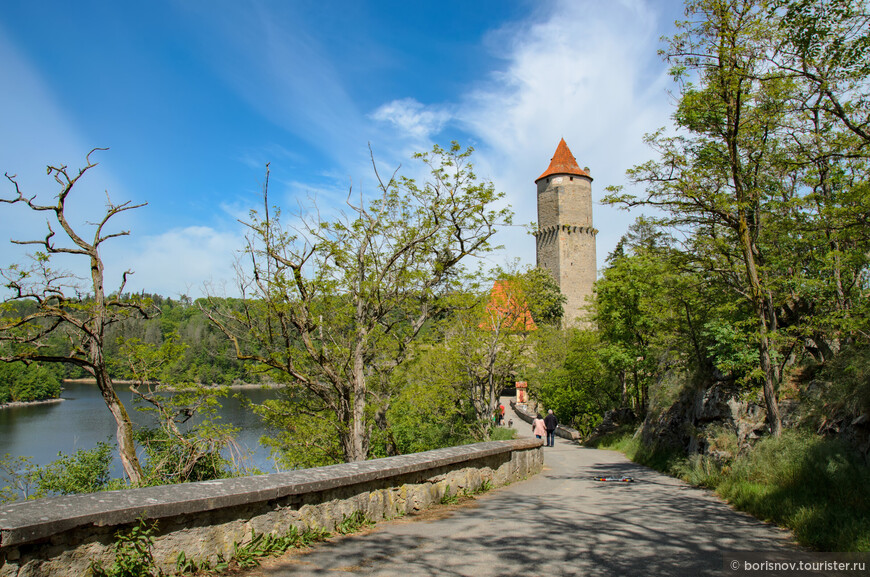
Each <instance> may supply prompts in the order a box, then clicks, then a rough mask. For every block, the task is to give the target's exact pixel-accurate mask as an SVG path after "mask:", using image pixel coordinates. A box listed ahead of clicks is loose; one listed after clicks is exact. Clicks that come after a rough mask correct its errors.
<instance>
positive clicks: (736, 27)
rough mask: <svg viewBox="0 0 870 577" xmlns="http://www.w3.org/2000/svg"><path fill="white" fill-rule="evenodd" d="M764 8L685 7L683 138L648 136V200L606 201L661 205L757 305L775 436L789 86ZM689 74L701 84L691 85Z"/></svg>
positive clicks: (749, 2)
mask: <svg viewBox="0 0 870 577" xmlns="http://www.w3.org/2000/svg"><path fill="white" fill-rule="evenodd" d="M766 6H767V5H766V3H765V2H764V1H763V0H740V1H737V2H725V1H723V0H692V1H689V2H687V4H686V11H687V14H688V16H689V17H690V19H689V20H687V21H685V22H682V23H680V24H679V25H680V26H681V27H682V29H683V31H682V32H681V33H680V34H678V35H677V36H675V37H674V38H673V39H671V41H670V44H669V47H668V50H667V53H666V55H667V58H668V60H669V61H670V62H671V63H672V67H671V71H672V74H673V75H674V76H675V78H677V79H678V80H681V81H683V84H682V87H681V92H680V99H679V102H678V105H677V110H676V112H675V114H674V119H675V122H676V124H677V126H678V127H679V128H681V129H682V130H683V132H682V133H681V134H679V135H677V136H665V135H664V134H663V133H662V132H658V133H656V134H654V135H651V136H650V137H648V142H649V143H650V145H651V146H653V147H654V148H655V149H656V150H657V151H658V153H659V155H660V160H659V161H657V162H650V163H647V164H645V165H642V166H639V167H636V168H634V169H632V170H630V171H629V175H630V178H631V179H632V180H633V181H634V182H636V183H643V184H645V185H646V189H647V190H646V196H645V198H636V197H626V196H619V195H618V194H615V191H614V193H613V194H611V195H609V197H608V199H607V200H608V202H624V203H626V204H628V205H630V206H631V205H647V206H655V207H659V208H661V209H663V210H664V211H666V212H667V213H668V214H669V216H668V217H665V218H663V219H662V222H664V223H666V224H669V225H672V226H678V227H683V228H685V229H687V230H688V231H689V234H692V235H694V239H695V240H696V246H697V244H698V243H700V242H702V241H704V240H709V242H707V243H706V246H704V247H703V249H704V251H702V252H701V253H699V256H704V255H705V254H706V255H714V256H715V259H716V264H715V265H713V266H712V267H711V268H714V269H719V270H722V271H723V274H722V279H723V280H725V281H726V282H727V283H728V285H729V286H730V287H731V289H732V290H734V291H735V292H736V293H737V294H740V295H741V296H742V297H744V298H745V299H747V301H748V302H749V304H750V305H751V307H752V311H753V315H754V320H755V331H754V340H755V342H756V345H757V347H758V356H759V364H760V369H761V371H760V372H761V378H762V385H763V390H764V399H765V404H766V407H767V417H768V424H769V428H770V431H771V433H772V434H774V435H775V436H778V435H779V434H780V432H781V430H782V421H781V417H780V413H779V404H778V400H777V389H778V375H777V373H776V369H775V366H774V359H773V357H774V356H775V355H776V350H775V342H774V339H775V331H776V318H775V307H774V302H773V298H772V297H773V295H772V291H771V288H770V286H769V281H768V279H767V278H766V274H765V272H766V269H765V265H766V263H767V260H766V254H765V252H764V245H763V239H764V235H765V232H766V230H765V229H766V227H767V226H768V224H769V218H768V217H767V215H770V214H771V213H772V212H773V209H772V207H771V204H772V203H773V202H774V201H778V197H777V195H780V197H781V196H782V195H783V194H785V193H787V191H784V190H783V187H782V186H781V182H782V179H781V166H780V165H779V164H778V161H779V160H780V146H779V140H778V138H777V137H778V134H779V133H778V130H779V128H780V126H781V125H782V119H783V116H784V114H785V101H786V99H787V96H786V94H787V92H788V90H789V89H790V85H789V83H788V82H787V80H783V79H782V78H781V77H780V76H777V75H776V74H773V73H770V72H769V70H768V69H767V68H768V67H767V66H766V63H767V59H766V56H767V53H766V52H765V49H766V47H768V46H770V45H771V42H770V33H771V28H770V26H769V22H768V21H767V19H766V17H765V16H766V14H767V11H766ZM690 74H692V75H697V77H698V80H699V85H698V86H697V87H696V86H695V85H694V84H692V83H691V82H688V81H687V77H688V76H689V75H690ZM726 266H727V269H725V268H724V267H726Z"/></svg>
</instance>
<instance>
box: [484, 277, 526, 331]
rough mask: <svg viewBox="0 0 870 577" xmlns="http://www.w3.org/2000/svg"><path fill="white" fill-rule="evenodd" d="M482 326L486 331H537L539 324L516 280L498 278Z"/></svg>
mask: <svg viewBox="0 0 870 577" xmlns="http://www.w3.org/2000/svg"><path fill="white" fill-rule="evenodd" d="M479 326H480V328H482V329H483V330H486V331H494V330H496V329H499V330H505V331H535V330H537V329H538V325H536V324H535V321H534V319H532V312H531V311H530V310H529V304H528V302H527V301H526V297H525V295H524V294H523V291H522V289H521V288H520V286H519V284H518V283H517V282H516V281H510V280H497V281H495V284H494V285H493V286H492V292H491V293H490V298H489V302H488V303H487V305H486V313H485V314H484V319H483V320H482V321H481V322H480V325H479Z"/></svg>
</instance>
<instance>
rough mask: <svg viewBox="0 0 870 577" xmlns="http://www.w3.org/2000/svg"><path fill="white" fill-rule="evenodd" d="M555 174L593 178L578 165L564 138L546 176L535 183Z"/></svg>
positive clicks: (546, 171) (545, 173)
mask: <svg viewBox="0 0 870 577" xmlns="http://www.w3.org/2000/svg"><path fill="white" fill-rule="evenodd" d="M553 174H575V175H577V176H587V177H589V178H592V177H591V176H589V174H587V173H586V171H585V170H583V169H582V168H580V166H578V165H577V159H576V158H574V155H573V154H571V151H570V150H569V149H568V145H567V144H565V139H564V138H563V139H561V140H560V141H559V146H557V147H556V154H554V155H553V158H551V159H550V166H549V167H548V168H547V170H545V171H544V174H542V175H541V176H539V177H538V178H536V179H535V182H538V181H539V180H541V179H542V178H546V177H548V176H551V175H553Z"/></svg>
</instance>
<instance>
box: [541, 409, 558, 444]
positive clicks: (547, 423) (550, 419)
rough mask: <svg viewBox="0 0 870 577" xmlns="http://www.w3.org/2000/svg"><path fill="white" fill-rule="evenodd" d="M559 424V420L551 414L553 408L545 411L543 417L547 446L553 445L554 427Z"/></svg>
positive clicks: (554, 437)
mask: <svg viewBox="0 0 870 577" xmlns="http://www.w3.org/2000/svg"><path fill="white" fill-rule="evenodd" d="M558 426H559V421H558V420H557V419H556V415H554V414H553V409H550V410H549V411H547V416H546V417H544V428H545V429H547V446H548V447H553V446H554V444H555V440H556V427H558Z"/></svg>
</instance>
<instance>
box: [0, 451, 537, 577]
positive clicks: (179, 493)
mask: <svg viewBox="0 0 870 577" xmlns="http://www.w3.org/2000/svg"><path fill="white" fill-rule="evenodd" d="M543 460H544V458H543V452H542V449H541V441H540V440H539V439H521V440H514V441H492V442H488V443H477V444H473V445H464V446H461V447H452V448H449V449H439V450H436V451H427V452H425V453H416V454H412V455H402V456H399V457H389V458H386V459H376V460H372V461H364V462H360V463H344V464H340V465H332V466H329V467H317V468H314V469H303V470H299V471H291V472H287V473H275V474H271V475H258V476H254V477H239V478H233V479H222V480H217V481H205V482H200V483H188V484H184V485H167V486H161V487H148V488H144V489H128V490H124V491H108V492H103V493H91V494H87V495H73V496H67V497H51V498H47V499H39V500H36V501H24V502H18V503H12V504H7V505H3V506H0V577H37V576H43V575H45V576H48V575H51V576H55V575H70V576H72V575H75V576H79V575H85V574H86V573H87V568H88V566H89V565H90V562H91V561H92V560H93V561H97V562H99V563H103V564H104V565H108V564H110V563H111V561H112V555H111V546H112V543H113V542H114V539H115V533H116V532H118V531H121V530H127V529H129V528H130V527H132V526H133V525H135V523H136V521H137V519H139V518H144V519H147V520H149V521H151V520H157V521H158V532H157V534H156V540H155V546H154V550H153V552H154V557H155V560H156V561H157V563H158V565H160V566H161V567H162V568H163V569H164V570H171V569H173V568H174V566H175V561H176V559H177V557H178V554H179V553H180V552H182V551H183V552H184V554H185V556H186V558H188V559H194V560H197V561H201V560H205V559H208V560H209V561H210V562H214V561H215V560H216V559H217V556H218V554H222V555H224V556H225V557H229V556H230V554H231V553H232V551H233V543H244V542H246V541H248V540H249V539H250V538H251V532H252V531H256V532H257V533H276V534H278V535H283V534H285V533H287V532H288V531H289V530H290V528H291V527H296V528H297V529H299V530H300V531H304V530H305V529H308V528H321V529H326V530H328V531H332V530H333V529H334V528H335V526H336V525H337V524H338V523H341V522H342V521H343V520H344V519H345V518H346V517H348V516H349V515H351V514H353V513H355V512H357V511H361V512H362V513H364V514H365V515H366V516H367V517H368V518H369V519H371V520H372V521H379V520H381V519H389V518H393V517H397V516H402V515H405V514H407V513H411V512H414V511H417V510H421V509H425V508H427V507H429V506H431V505H433V504H437V503H439V502H440V501H441V499H442V498H443V497H444V496H445V495H446V494H448V493H449V494H455V493H458V492H460V491H475V490H477V489H478V488H480V487H481V486H482V485H484V484H485V483H489V484H490V485H492V486H493V487H498V486H502V485H506V484H508V483H511V482H513V481H517V480H520V479H523V478H526V477H528V476H530V475H534V474H536V473H538V472H540V470H541V468H542V467H543Z"/></svg>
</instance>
